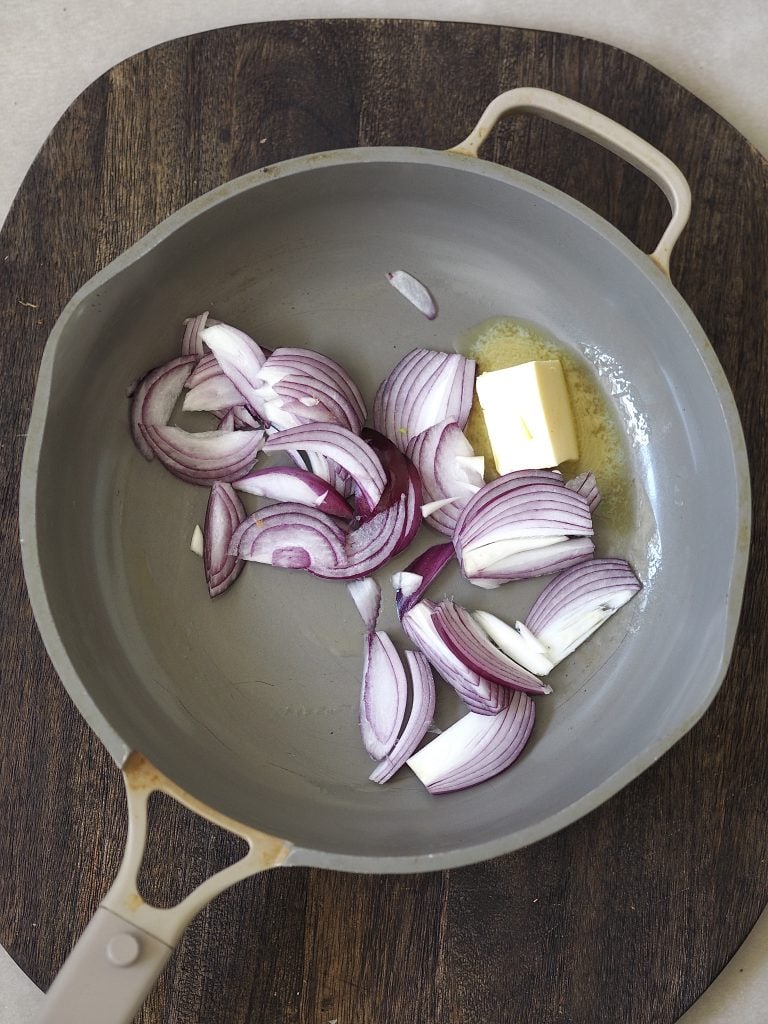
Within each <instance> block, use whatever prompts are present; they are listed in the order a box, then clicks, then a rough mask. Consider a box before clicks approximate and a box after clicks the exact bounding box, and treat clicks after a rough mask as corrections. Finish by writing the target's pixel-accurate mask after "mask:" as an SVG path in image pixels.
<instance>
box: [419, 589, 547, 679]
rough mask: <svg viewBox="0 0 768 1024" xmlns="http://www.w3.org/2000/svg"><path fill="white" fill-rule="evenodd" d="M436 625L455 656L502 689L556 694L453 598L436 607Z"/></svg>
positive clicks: (434, 620) (442, 638)
mask: <svg viewBox="0 0 768 1024" xmlns="http://www.w3.org/2000/svg"><path fill="white" fill-rule="evenodd" d="M432 622H433V624H434V627H435V630H436V632H437V634H438V636H439V637H440V639H441V640H442V641H443V643H444V644H445V645H446V647H447V648H448V649H449V650H450V651H451V653H452V654H453V655H454V656H455V657H456V658H459V659H460V660H461V661H462V662H464V664H465V665H467V666H468V667H469V668H470V669H472V670H473V671H474V672H477V674H478V675H481V676H483V677H484V678H485V679H489V680H490V681H491V682H494V683H498V684H499V685H500V686H509V687H510V688H511V689H513V690H522V691H523V692H524V693H535V694H542V693H551V692H552V687H551V686H549V685H548V684H547V683H542V681H541V680H540V679H537V678H536V676H534V675H533V674H532V673H531V672H529V671H528V670H527V669H524V668H522V666H520V665H518V664H517V662H515V661H513V660H512V659H511V658H509V657H508V656H507V655H506V654H503V653H502V652H501V651H500V650H499V648H497V647H495V646H494V645H493V644H492V643H491V640H490V637H489V636H488V634H487V633H486V632H485V630H484V629H482V628H481V627H480V626H479V625H478V624H477V622H476V621H475V619H474V618H473V617H472V614H471V612H468V611H467V609H466V608H462V607H461V606H460V605H457V604H455V603H454V602H453V601H452V600H451V599H450V598H448V599H447V600H445V601H443V602H441V604H439V605H438V606H437V607H436V608H435V610H434V611H433V613H432Z"/></svg>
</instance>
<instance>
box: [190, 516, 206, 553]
mask: <svg viewBox="0 0 768 1024" xmlns="http://www.w3.org/2000/svg"><path fill="white" fill-rule="evenodd" d="M189 550H190V551H191V552H192V554H193V555H197V556H198V557H199V558H202V557H203V531H202V530H201V529H200V526H199V525H198V524H197V523H195V528H194V530H193V531H192V540H191V541H190V542H189Z"/></svg>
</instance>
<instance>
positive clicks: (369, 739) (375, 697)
mask: <svg viewBox="0 0 768 1024" xmlns="http://www.w3.org/2000/svg"><path fill="white" fill-rule="evenodd" d="M407 699H408V680H407V678H406V675H405V669H404V668H403V663H402V661H401V660H400V655H399V654H398V653H397V651H396V650H395V645H394V644H393V643H392V641H391V639H390V638H389V636H388V635H387V634H386V633H385V632H384V631H383V630H379V631H377V632H375V633H366V635H365V659H364V663H363V681H362V687H361V690H360V733H361V735H362V737H363V746H364V747H365V749H366V751H367V752H368V754H369V755H370V756H371V757H372V758H373V759H374V760H376V761H378V760H380V759H381V758H382V757H386V755H387V754H388V753H389V752H390V750H391V749H392V748H393V747H394V745H395V742H396V740H397V737H398V735H399V733H400V730H401V728H402V725H403V719H404V718H405V709H406V704H407Z"/></svg>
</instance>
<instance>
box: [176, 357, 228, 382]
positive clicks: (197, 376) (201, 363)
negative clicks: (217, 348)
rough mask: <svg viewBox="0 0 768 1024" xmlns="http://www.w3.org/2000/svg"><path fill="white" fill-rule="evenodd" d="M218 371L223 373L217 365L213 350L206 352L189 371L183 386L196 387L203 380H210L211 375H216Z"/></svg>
mask: <svg viewBox="0 0 768 1024" xmlns="http://www.w3.org/2000/svg"><path fill="white" fill-rule="evenodd" d="M220 373H223V370H222V369H221V367H220V366H219V361H218V359H217V358H216V356H215V355H214V354H213V352H207V353H206V354H205V355H204V356H202V357H201V358H200V359H198V361H197V366H195V368H194V370H193V371H192V373H190V375H189V380H188V381H187V383H186V385H185V387H187V388H194V387H197V385H198V384H202V383H203V382H204V381H206V380H210V379H211V377H218V375H219V374H220Z"/></svg>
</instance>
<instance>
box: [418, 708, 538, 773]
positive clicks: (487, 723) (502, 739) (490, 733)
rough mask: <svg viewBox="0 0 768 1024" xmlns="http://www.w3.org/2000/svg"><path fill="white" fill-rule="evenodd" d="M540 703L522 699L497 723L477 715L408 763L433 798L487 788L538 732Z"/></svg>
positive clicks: (508, 709)
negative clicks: (484, 784) (536, 721)
mask: <svg viewBox="0 0 768 1024" xmlns="http://www.w3.org/2000/svg"><path fill="white" fill-rule="evenodd" d="M534 718H535V708H534V703H533V701H532V700H531V698H530V697H528V696H527V695H526V694H524V693H516V694H514V696H513V697H512V700H511V701H510V703H509V705H508V706H507V707H506V708H504V709H503V710H502V712H501V713H500V714H498V715H496V716H494V717H492V718H489V717H487V716H482V715H474V714H472V713H471V712H470V713H469V714H468V715H465V716H464V718H461V719H459V721H458V722H455V723H454V724H453V725H452V726H451V727H450V728H449V729H446V730H445V732H442V733H441V734H440V735H439V736H438V737H436V739H434V740H432V741H431V743H428V744H427V745H426V746H425V747H422V748H421V750H420V751H419V752H418V753H416V754H414V755H413V756H412V757H410V758H409V759H408V762H407V763H408V767H409V768H411V770H412V771H413V772H414V773H415V774H416V776H417V777H418V778H419V780H420V781H421V782H422V783H423V784H424V785H425V786H426V788H427V789H428V790H429V792H430V793H450V792H454V791H456V790H459V789H466V788H468V787H469V786H475V785H477V784H478V783H480V782H485V781H486V779H490V778H492V777H493V776H495V775H498V774H499V773H500V772H502V771H504V770H505V769H506V768H508V767H509V766H510V765H511V764H512V763H513V762H514V761H515V760H516V759H517V758H518V757H519V756H520V754H521V753H522V751H523V749H524V747H525V745H526V743H527V741H528V738H529V736H530V734H531V730H532V729H533V723H534Z"/></svg>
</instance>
